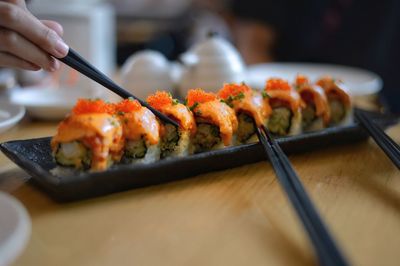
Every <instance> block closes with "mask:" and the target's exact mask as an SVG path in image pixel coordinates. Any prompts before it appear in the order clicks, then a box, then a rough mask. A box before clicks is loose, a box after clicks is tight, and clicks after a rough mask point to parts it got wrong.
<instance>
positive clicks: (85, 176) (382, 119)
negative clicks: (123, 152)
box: [0, 113, 396, 202]
mask: <svg viewBox="0 0 400 266" xmlns="http://www.w3.org/2000/svg"><path fill="white" fill-rule="evenodd" d="M370 116H371V117H374V121H375V122H377V123H378V124H379V125H380V126H382V127H384V128H385V127H388V126H390V125H392V124H394V123H396V119H395V118H393V117H391V116H388V115H382V114H378V113H371V114H370ZM367 138H368V135H367V133H366V132H364V130H363V129H362V128H361V127H360V126H359V125H358V124H357V123H355V124H352V125H348V126H343V127H335V128H328V129H325V130H322V131H318V132H310V133H305V134H301V135H297V136H290V137H282V138H279V139H278V142H279V144H281V146H282V148H283V150H284V151H285V152H286V153H287V154H295V153H302V152H307V151H312V150H317V149H325V148H327V146H329V145H331V146H336V145H344V144H352V143H356V142H359V141H363V140H365V139H367ZM50 141H51V138H50V137H47V138H39V139H29V140H18V141H10V142H6V143H2V144H1V145H0V149H1V150H2V151H3V152H4V153H5V154H6V155H7V156H8V157H9V158H10V159H11V160H12V161H14V162H15V163H16V164H17V165H18V166H20V167H21V168H22V169H24V170H25V171H26V172H27V173H29V174H30V175H31V176H32V178H33V180H34V181H35V183H36V184H37V185H38V186H39V187H40V188H42V189H43V190H44V191H45V192H46V193H48V194H49V195H50V196H51V197H52V198H53V199H55V200H57V201H61V202H66V201H74V200H81V199H85V198H91V197H97V196H102V195H107V194H110V193H115V192H119V191H124V190H129V189H133V188H141V187H146V186H151V185H158V184H162V183H167V182H172V181H176V180H181V179H185V178H190V177H195V176H197V175H200V174H204V173H207V172H212V171H220V170H224V169H230V168H233V167H238V166H241V165H245V164H250V163H255V162H258V161H262V160H265V155H264V152H263V148H262V146H261V145H260V144H259V143H253V144H244V145H240V146H234V147H229V148H226V149H221V150H214V151H209V152H204V153H199V154H194V155H190V156H187V157H181V158H171V159H165V160H161V161H158V162H155V163H151V164H142V165H138V164H137V165H118V166H117V165H115V166H113V167H111V168H110V169H108V170H107V171H103V172H77V171H73V170H71V171H67V172H65V173H64V175H56V174H54V173H53V172H52V169H54V168H55V167H56V166H57V164H56V163H55V162H54V160H53V158H52V153H51V148H50ZM205 166H207V167H205Z"/></svg>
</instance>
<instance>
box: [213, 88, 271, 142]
mask: <svg viewBox="0 0 400 266" xmlns="http://www.w3.org/2000/svg"><path fill="white" fill-rule="evenodd" d="M218 96H219V97H220V98H221V99H222V100H223V101H224V102H225V103H226V104H228V105H229V106H230V107H232V108H233V109H234V110H235V112H236V116H237V119H238V130H237V133H236V141H237V143H238V144H242V143H252V142H257V141H258V137H257V127H261V126H267V122H268V116H269V115H270V113H271V108H270V107H269V105H268V104H266V103H265V101H264V100H263V97H262V95H261V93H260V92H259V91H254V90H252V89H251V88H250V87H249V86H247V85H246V84H244V83H241V84H233V83H232V84H224V86H223V87H222V88H221V89H220V91H219V92H218Z"/></svg>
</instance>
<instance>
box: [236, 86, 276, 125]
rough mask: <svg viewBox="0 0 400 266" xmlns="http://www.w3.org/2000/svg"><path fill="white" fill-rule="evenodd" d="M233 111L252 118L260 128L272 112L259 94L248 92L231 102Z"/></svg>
mask: <svg viewBox="0 0 400 266" xmlns="http://www.w3.org/2000/svg"><path fill="white" fill-rule="evenodd" d="M232 104H233V109H234V110H235V111H236V113H239V112H245V113H247V114H249V115H250V116H251V117H253V118H254V121H255V122H256V125H257V126H258V127H259V126H262V125H263V124H264V123H265V120H266V119H267V117H268V116H269V115H270V114H271V112H272V110H271V107H270V106H269V104H268V103H267V102H266V101H264V99H263V97H262V95H261V93H259V92H256V91H248V92H245V93H244V98H243V99H239V100H235V101H232Z"/></svg>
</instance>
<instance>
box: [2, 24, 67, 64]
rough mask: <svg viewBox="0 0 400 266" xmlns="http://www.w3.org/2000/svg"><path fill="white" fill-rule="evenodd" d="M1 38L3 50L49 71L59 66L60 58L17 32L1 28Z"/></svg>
mask: <svg viewBox="0 0 400 266" xmlns="http://www.w3.org/2000/svg"><path fill="white" fill-rule="evenodd" d="M0 39H1V40H2V41H1V42H0V51H1V52H7V53H10V54H13V55H15V56H18V57H20V58H23V59H24V60H26V61H28V62H31V63H33V64H35V65H38V66H40V67H42V68H44V69H46V70H48V71H55V70H57V69H58V68H59V62H58V60H56V59H54V58H53V57H52V56H50V55H49V54H48V53H46V52H45V51H43V50H41V49H40V48H39V47H37V46H36V45H34V44H33V43H31V42H30V41H28V40H27V39H25V38H24V37H23V36H21V35H20V34H18V33H16V32H13V31H9V30H7V29H4V28H0Z"/></svg>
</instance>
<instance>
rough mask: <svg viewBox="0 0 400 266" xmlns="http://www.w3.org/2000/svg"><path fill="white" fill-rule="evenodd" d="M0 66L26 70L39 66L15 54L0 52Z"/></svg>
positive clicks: (36, 68) (35, 68) (37, 68)
mask: <svg viewBox="0 0 400 266" xmlns="http://www.w3.org/2000/svg"><path fill="white" fill-rule="evenodd" d="M0 66H1V67H10V68H21V69H26V70H39V69H40V67H39V66H36V65H34V64H32V63H30V62H28V61H25V60H23V59H21V58H19V57H17V56H14V55H11V54H8V53H2V52H0Z"/></svg>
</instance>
